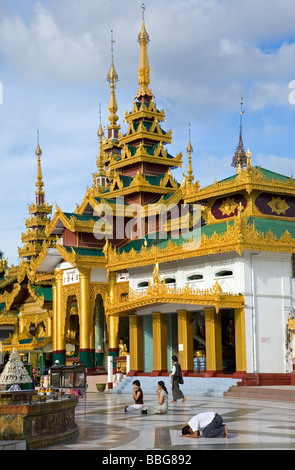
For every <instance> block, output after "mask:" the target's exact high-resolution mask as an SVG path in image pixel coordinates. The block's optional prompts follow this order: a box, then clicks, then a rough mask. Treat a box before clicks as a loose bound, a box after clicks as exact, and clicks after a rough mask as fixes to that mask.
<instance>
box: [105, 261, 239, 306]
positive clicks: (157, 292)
mask: <svg viewBox="0 0 295 470" xmlns="http://www.w3.org/2000/svg"><path fill="white" fill-rule="evenodd" d="M159 303H170V304H171V303H176V304H185V305H203V306H208V307H209V306H213V307H215V309H216V313H218V312H219V310H220V309H221V308H242V307H243V306H244V297H243V295H241V294H238V295H237V294H232V293H229V292H223V291H222V289H221V287H220V285H219V284H218V281H216V283H215V284H214V285H213V286H212V287H211V288H210V289H203V290H201V289H194V288H192V287H190V286H188V285H186V286H185V287H182V288H172V287H167V286H166V284H165V282H163V283H161V282H159V273H158V267H157V264H156V267H155V269H154V272H153V283H152V284H151V283H150V281H149V282H148V287H147V289H146V290H145V291H144V292H137V291H134V290H133V289H131V288H129V294H128V297H122V298H117V299H116V302H115V303H113V304H110V301H109V300H107V302H106V314H107V315H115V314H116V315H118V314H122V313H126V312H127V313H128V312H132V311H134V310H138V309H139V308H143V307H146V306H149V305H152V304H159Z"/></svg>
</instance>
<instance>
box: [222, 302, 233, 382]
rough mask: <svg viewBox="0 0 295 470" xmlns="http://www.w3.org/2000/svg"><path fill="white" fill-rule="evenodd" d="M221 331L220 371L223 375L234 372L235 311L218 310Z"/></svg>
mask: <svg viewBox="0 0 295 470" xmlns="http://www.w3.org/2000/svg"><path fill="white" fill-rule="evenodd" d="M220 313H221V330H222V369H223V373H224V374H233V373H234V372H235V371H236V348H235V311H234V309H224V310H220V312H219V314H220Z"/></svg>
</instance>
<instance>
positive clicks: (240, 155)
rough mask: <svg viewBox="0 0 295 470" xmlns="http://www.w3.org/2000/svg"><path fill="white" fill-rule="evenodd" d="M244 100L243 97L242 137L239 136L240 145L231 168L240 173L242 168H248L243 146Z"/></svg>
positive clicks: (241, 113)
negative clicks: (236, 168) (235, 168)
mask: <svg viewBox="0 0 295 470" xmlns="http://www.w3.org/2000/svg"><path fill="white" fill-rule="evenodd" d="M243 100H244V98H243V97H242V96H241V111H240V135H239V144H238V146H237V149H236V153H235V155H234V156H233V160H232V164H231V166H234V167H238V171H239V172H241V170H242V168H243V167H244V166H246V163H247V157H246V154H245V150H244V144H243V137H242V129H243V114H244V110H243Z"/></svg>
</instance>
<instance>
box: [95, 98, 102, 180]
mask: <svg viewBox="0 0 295 470" xmlns="http://www.w3.org/2000/svg"><path fill="white" fill-rule="evenodd" d="M99 120H100V122H99V128H98V131H97V135H98V137H99V151H98V156H97V162H96V163H97V166H98V169H99V175H102V174H103V173H104V160H103V150H102V138H103V136H104V132H103V129H102V125H101V103H99Z"/></svg>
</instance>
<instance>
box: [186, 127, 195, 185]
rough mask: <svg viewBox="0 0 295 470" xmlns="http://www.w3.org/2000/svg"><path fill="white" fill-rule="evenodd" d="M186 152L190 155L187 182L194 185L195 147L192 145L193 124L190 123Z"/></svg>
mask: <svg viewBox="0 0 295 470" xmlns="http://www.w3.org/2000/svg"><path fill="white" fill-rule="evenodd" d="M186 150H187V153H188V167H187V174H188V176H187V182H188V183H192V182H193V180H194V175H193V167H192V152H193V146H192V144H191V124H190V123H189V139H188V145H187V149H186Z"/></svg>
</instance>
